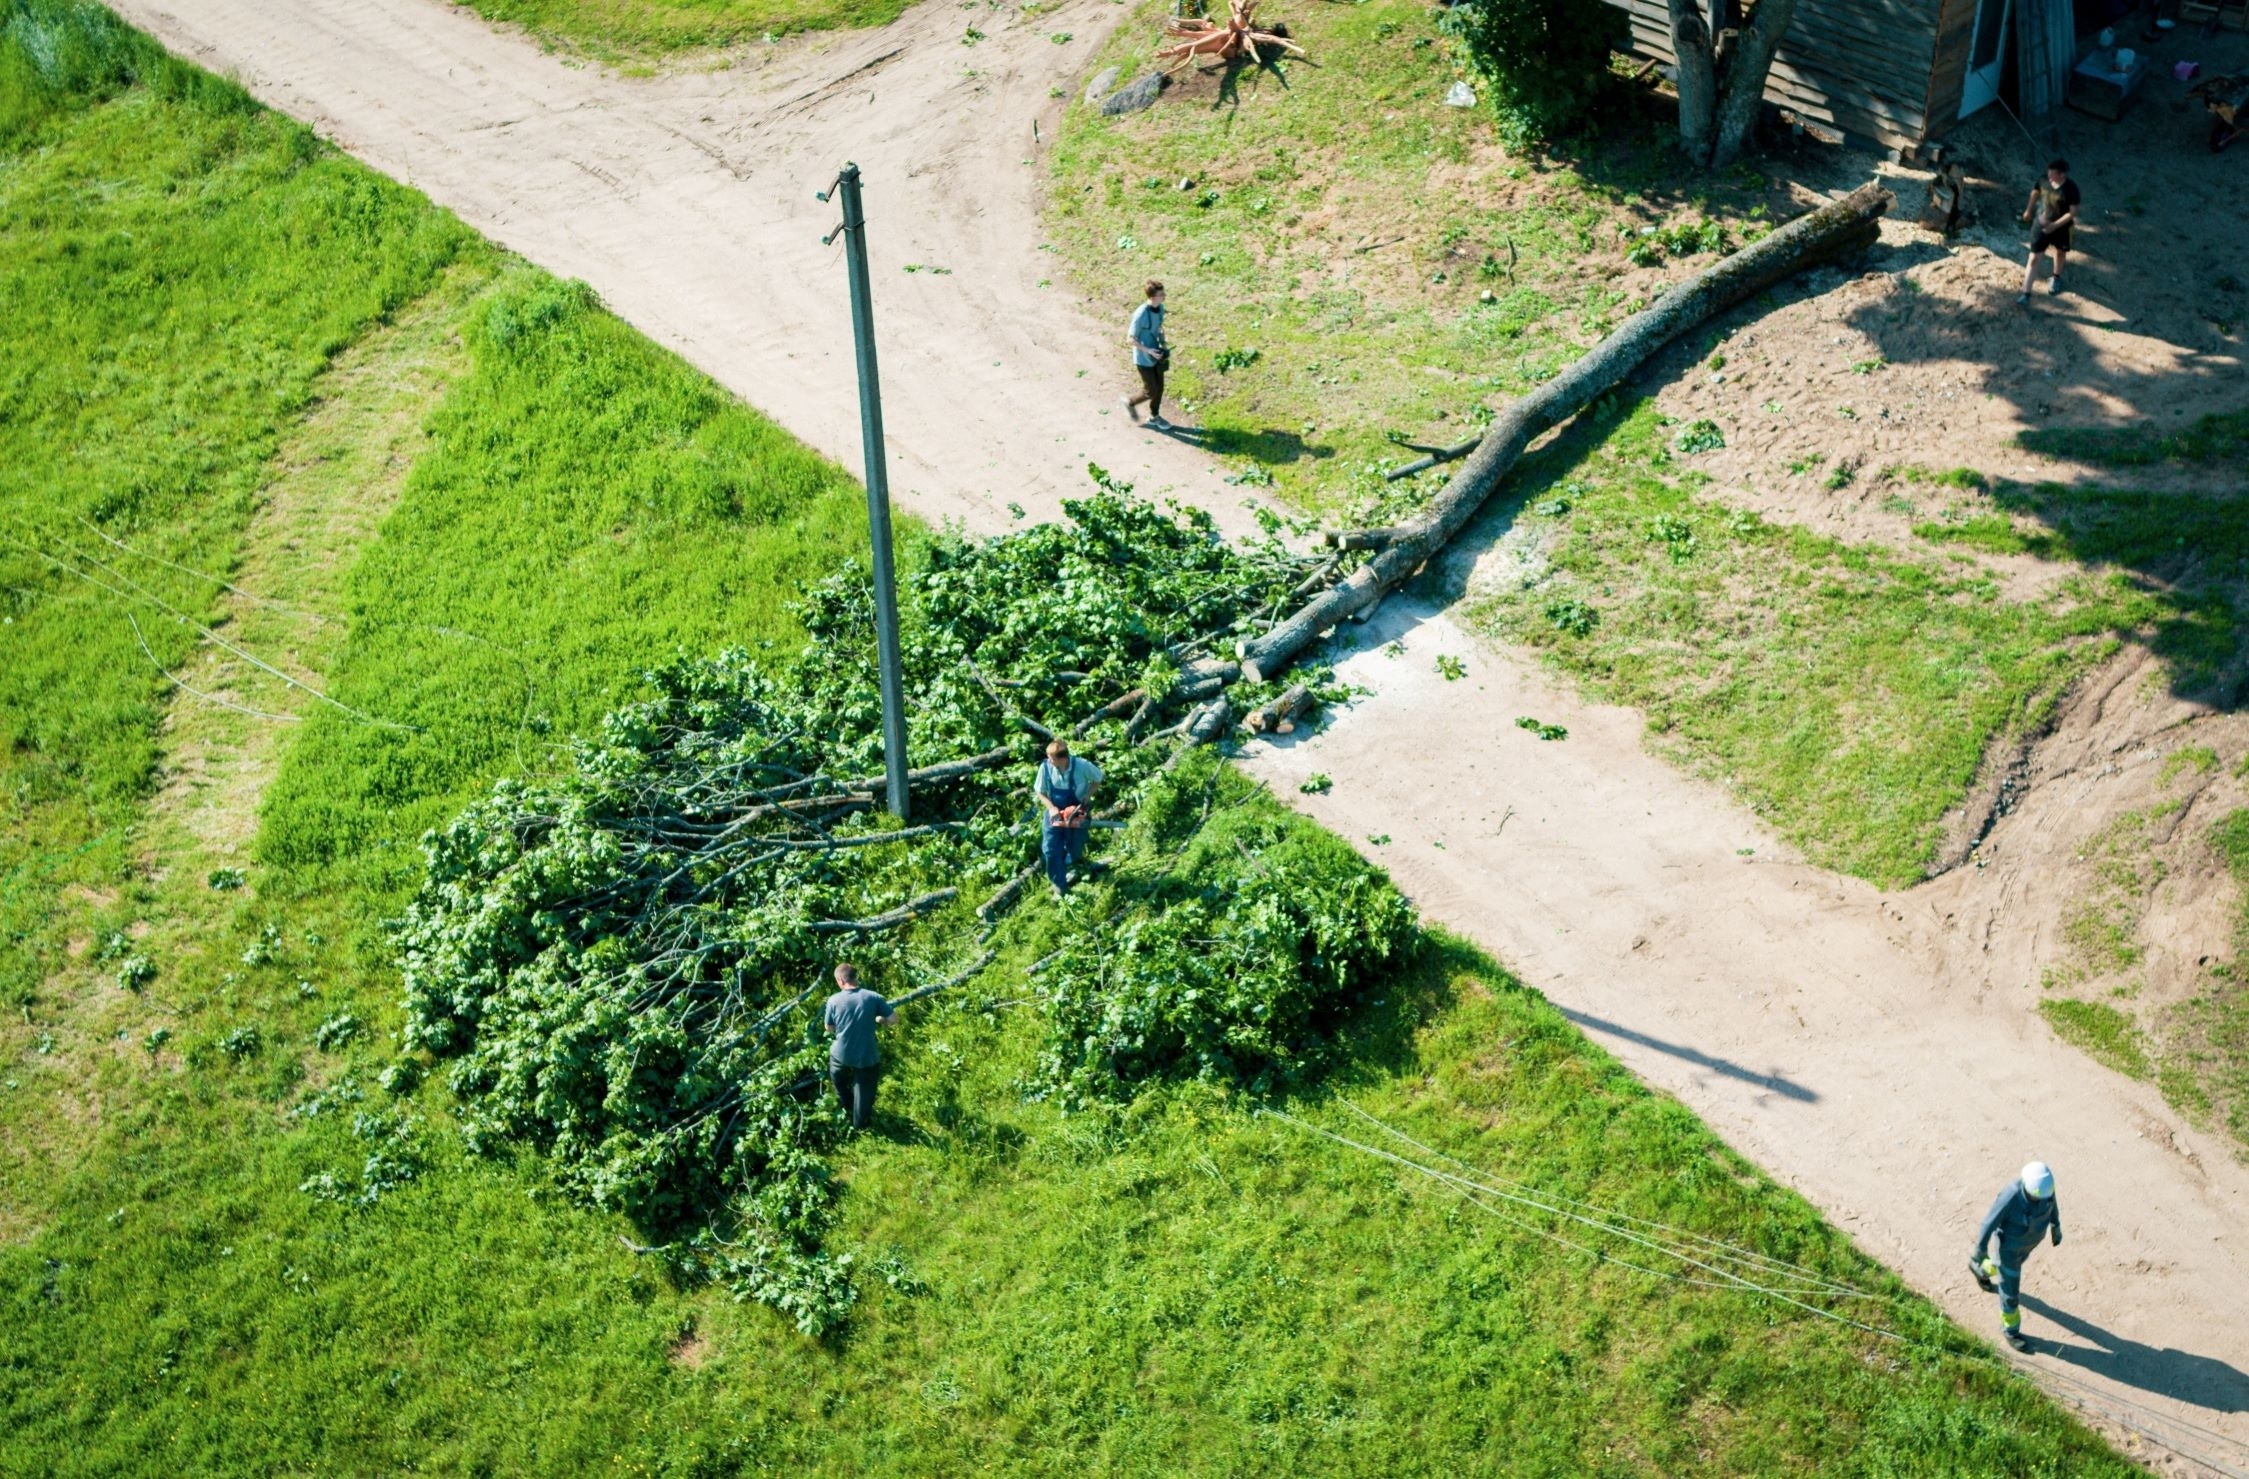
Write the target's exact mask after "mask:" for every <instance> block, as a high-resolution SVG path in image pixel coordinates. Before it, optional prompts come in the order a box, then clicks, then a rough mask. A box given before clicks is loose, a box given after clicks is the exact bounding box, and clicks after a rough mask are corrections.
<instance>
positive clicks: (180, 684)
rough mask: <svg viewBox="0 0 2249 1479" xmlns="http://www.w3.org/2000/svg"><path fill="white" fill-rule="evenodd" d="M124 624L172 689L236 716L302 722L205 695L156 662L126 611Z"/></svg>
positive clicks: (292, 716)
mask: <svg viewBox="0 0 2249 1479" xmlns="http://www.w3.org/2000/svg"><path fill="white" fill-rule="evenodd" d="M125 622H126V624H127V625H128V626H130V627H132V629H133V640H135V641H136V642H139V643H140V644H141V651H142V653H144V654H145V655H146V656H147V658H148V660H149V664H150V665H151V666H152V667H154V668H155V669H156V671H157V672H159V673H162V674H163V675H164V680H165V681H166V682H168V683H170V684H171V685H172V686H173V687H174V688H177V689H179V690H180V691H181V692H182V693H185V694H188V695H190V696H191V697H194V698H199V699H201V700H203V702H205V703H207V704H216V705H218V707H220V708H222V709H232V710H234V712H235V713H237V714H248V715H249V716H250V717H251V718H253V719H270V720H272V721H273V722H275V723H277V724H297V723H301V722H302V721H303V719H304V715H302V714H269V713H267V712H266V711H265V710H263V709H253V708H251V707H250V706H249V705H248V704H238V703H236V702H235V701H234V700H233V699H230V698H221V697H219V696H218V695H217V694H215V693H205V692H204V691H203V690H202V689H200V688H197V687H196V686H195V685H194V684H192V683H190V682H188V681H187V680H186V679H185V678H182V677H181V676H180V675H179V674H177V673H175V672H172V671H171V670H170V669H169V668H166V667H165V666H164V664H163V663H162V662H161V661H160V660H158V658H157V656H156V653H155V652H154V651H153V650H152V649H151V648H150V647H149V645H148V638H147V637H146V636H144V635H142V633H141V624H140V619H139V618H138V617H136V616H134V615H133V613H132V612H130V611H128V612H126V613H125Z"/></svg>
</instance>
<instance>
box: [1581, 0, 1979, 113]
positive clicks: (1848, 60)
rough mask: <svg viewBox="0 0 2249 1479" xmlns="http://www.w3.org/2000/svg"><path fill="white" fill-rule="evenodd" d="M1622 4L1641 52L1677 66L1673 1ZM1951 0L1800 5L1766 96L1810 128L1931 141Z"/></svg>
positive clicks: (1806, 1) (1810, 0) (1829, 0)
mask: <svg viewBox="0 0 2249 1479" xmlns="http://www.w3.org/2000/svg"><path fill="white" fill-rule="evenodd" d="M1612 3H1614V4H1618V5H1621V6H1622V7H1623V8H1624V9H1625V11H1626V12H1628V13H1629V14H1630V16H1631V18H1632V46H1633V49H1634V50H1635V51H1637V52H1639V53H1640V54H1641V55H1642V56H1652V57H1655V58H1656V59H1657V60H1659V61H1662V62H1665V63H1669V62H1672V61H1674V60H1676V58H1674V57H1673V56H1672V54H1671V15H1670V12H1669V10H1668V9H1667V8H1666V6H1665V3H1664V0H1612ZM1949 3H1951V0H1797V6H1796V15H1795V18H1794V20H1793V21H1792V22H1791V24H1790V25H1789V28H1788V37H1787V39H1786V40H1784V41H1783V42H1782V43H1781V48H1780V55H1779V57H1778V58H1777V59H1776V60H1775V61H1774V63H1773V71H1772V75H1771V76H1770V77H1769V78H1768V79H1767V80H1766V84H1765V96H1766V97H1767V98H1768V99H1770V100H1771V101H1772V102H1774V103H1777V104H1779V105H1780V106H1781V107H1783V108H1786V109H1788V110H1789V111H1790V112H1792V113H1795V114H1797V115H1798V116H1800V117H1802V118H1804V119H1806V120H1808V121H1810V122H1813V123H1819V124H1824V125H1826V126H1827V127H1830V128H1834V129H1839V130H1841V131H1842V132H1844V133H1848V134H1856V135H1857V136H1859V137H1860V138H1866V139H1874V140H1876V141H1878V142H1880V143H1882V144H1885V145H1888V146H1891V147H1893V148H1894V147H1897V146H1899V145H1909V144H1918V143H1920V142H1922V141H1923V140H1924V139H1926V138H1928V137H1929V132H1930V131H1929V128H1928V104H1929V96H1930V80H1931V79H1930V71H1931V67H1932V65H1933V63H1934V60H1935V57H1936V51H1937V36H1938V29H1939V21H1940V19H1941V17H1940V14H1939V12H1940V10H1941V9H1942V8H1943V7H1944V6H1945V5H1947V4H1949ZM1954 85H1955V88H1956V89H1957V86H1958V83H1957V80H1955V84H1954ZM1954 106H1955V108H1957V106H1958V101H1957V99H1955V103H1954Z"/></svg>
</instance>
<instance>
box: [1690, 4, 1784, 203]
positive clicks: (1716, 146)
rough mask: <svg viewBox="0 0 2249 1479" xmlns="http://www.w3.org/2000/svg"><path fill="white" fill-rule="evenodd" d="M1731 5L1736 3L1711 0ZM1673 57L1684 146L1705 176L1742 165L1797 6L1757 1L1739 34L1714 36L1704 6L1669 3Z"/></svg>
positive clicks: (1730, 31)
mask: <svg viewBox="0 0 2249 1479" xmlns="http://www.w3.org/2000/svg"><path fill="white" fill-rule="evenodd" d="M1708 3H1710V4H1711V5H1713V6H1726V7H1728V9H1729V10H1730V8H1731V5H1730V0H1708ZM1670 8H1671V50H1672V54H1673V55H1674V56H1676V57H1678V59H1679V147H1680V148H1681V149H1683V150H1684V151H1685V152H1686V155H1687V158H1688V159H1690V160H1692V161H1693V162H1694V163H1696V164H1698V165H1700V166H1702V167H1703V168H1704V169H1713V170H1718V169H1724V168H1725V167H1726V166H1727V165H1729V164H1732V163H1733V162H1734V161H1735V160H1737V159H1739V158H1740V157H1741V155H1742V151H1743V150H1744V149H1746V148H1748V146H1749V136H1750V134H1751V132H1752V131H1753V130H1754V129H1755V128H1756V127H1757V112H1758V109H1759V108H1760V107H1762V106H1763V104H1764V100H1765V76H1766V74H1767V73H1769V72H1770V71H1772V69H1773V57H1774V55H1775V54H1776V53H1777V52H1778V51H1779V50H1780V43H1781V38H1782V37H1783V36H1785V35H1787V34H1788V23H1789V21H1790V20H1791V19H1792V18H1794V16H1795V14H1796V0H1757V3H1756V4H1755V5H1754V6H1752V7H1751V8H1750V10H1749V12H1748V15H1747V18H1746V19H1745V20H1744V21H1743V22H1742V24H1741V25H1740V26H1739V27H1725V28H1721V29H1720V30H1718V31H1717V32H1716V33H1715V34H1713V32H1712V31H1711V29H1710V25H1709V23H1708V22H1707V21H1705V19H1704V17H1703V0H1670Z"/></svg>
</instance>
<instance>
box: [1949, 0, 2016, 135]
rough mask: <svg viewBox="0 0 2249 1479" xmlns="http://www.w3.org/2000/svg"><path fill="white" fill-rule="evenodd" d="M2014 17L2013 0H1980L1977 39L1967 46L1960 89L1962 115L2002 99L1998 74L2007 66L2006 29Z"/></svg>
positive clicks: (1977, 7) (1977, 14) (1964, 115)
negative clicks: (1964, 75) (1962, 84)
mask: <svg viewBox="0 0 2249 1479" xmlns="http://www.w3.org/2000/svg"><path fill="white" fill-rule="evenodd" d="M2013 20H2014V6H2013V4H2011V3H2010V0H1977V5H1976V38H1975V40H1974V41H1972V42H1970V43H1969V46H1968V79H1967V82H1966V84H1965V85H1964V86H1963V87H1962V88H1961V90H1960V116H1961V117H1962V118H1965V117H1967V116H1968V115H1969V114H1970V113H1973V112H1975V111H1976V110H1977V109H1979V108H1988V107H1990V106H1991V105H1992V104H1993V103H1995V102H1997V101H1998V100H1999V74H2000V73H2001V72H2003V71H2005V70H2006V67H2007V32H2008V29H2009V23H2010V22H2012V21H2013Z"/></svg>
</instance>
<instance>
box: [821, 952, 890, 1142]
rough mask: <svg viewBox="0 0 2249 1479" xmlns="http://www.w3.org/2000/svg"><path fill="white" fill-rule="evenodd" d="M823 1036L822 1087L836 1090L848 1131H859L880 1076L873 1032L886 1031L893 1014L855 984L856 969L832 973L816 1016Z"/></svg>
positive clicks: (871, 1113)
mask: <svg viewBox="0 0 2249 1479" xmlns="http://www.w3.org/2000/svg"><path fill="white" fill-rule="evenodd" d="M820 1016H821V1020H822V1021H823V1022H825V1023H826V1024H827V1028H828V1035H829V1036H830V1037H832V1038H834V1039H835V1041H834V1042H833V1043H831V1044H829V1046H828V1081H829V1082H830V1083H833V1084H834V1085H835V1086H836V1102H837V1103H839V1104H841V1105H842V1106H843V1110H844V1113H846V1114H848V1115H850V1116H851V1128H852V1129H854V1130H864V1129H866V1128H867V1122H868V1121H869V1120H871V1119H873V1118H874V1117H875V1081H876V1079H878V1078H880V1077H881V1076H882V1049H880V1048H878V1047H876V1046H875V1028H876V1027H877V1026H882V1027H888V1026H889V1025H890V1024H891V1023H893V1022H895V1021H897V1020H898V1014H897V1012H896V1011H895V1010H893V1009H892V1007H891V1005H890V1003H889V1002H888V1001H886V1000H884V999H883V998H882V997H881V996H878V995H876V994H875V993H874V992H872V991H869V990H867V989H866V988H865V987H863V986H861V985H860V984H859V968H858V967H857V966H851V965H839V966H837V967H836V994H835V995H833V996H831V997H829V998H828V1004H827V1007H826V1008H825V1009H824V1010H823V1011H822V1012H821V1014H820Z"/></svg>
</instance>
